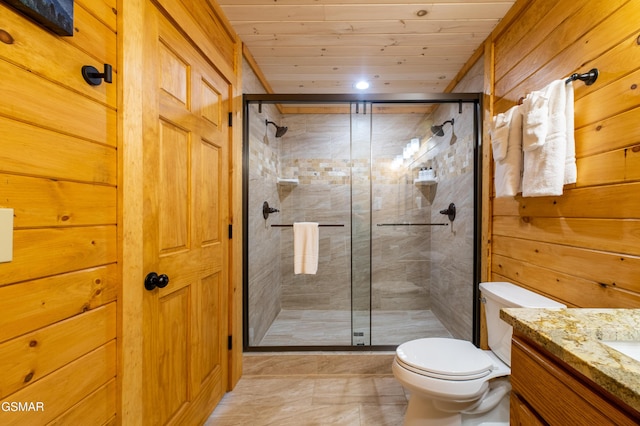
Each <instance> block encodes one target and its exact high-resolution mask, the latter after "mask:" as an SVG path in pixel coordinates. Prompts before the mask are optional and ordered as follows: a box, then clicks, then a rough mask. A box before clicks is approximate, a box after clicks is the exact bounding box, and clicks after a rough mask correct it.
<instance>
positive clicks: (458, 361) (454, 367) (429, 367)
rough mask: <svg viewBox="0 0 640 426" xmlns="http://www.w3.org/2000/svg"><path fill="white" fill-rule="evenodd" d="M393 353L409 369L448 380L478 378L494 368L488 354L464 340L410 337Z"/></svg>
mask: <svg viewBox="0 0 640 426" xmlns="http://www.w3.org/2000/svg"><path fill="white" fill-rule="evenodd" d="M396 355H397V359H398V361H399V362H400V363H402V364H404V365H405V366H407V367H409V369H410V370H413V371H415V372H417V373H420V374H424V375H427V376H432V377H437V378H443V379H448V380H471V379H478V378H481V377H484V376H486V375H488V374H489V373H491V371H492V370H493V368H494V365H493V360H492V359H491V357H489V355H487V354H486V353H484V351H482V350H481V349H478V348H477V347H475V346H474V345H473V344H472V343H471V342H468V341H466V340H458V339H447V338H427V339H417V340H412V341H410V342H406V343H403V344H401V345H400V346H398V348H397V349H396ZM416 370H417V371H416Z"/></svg>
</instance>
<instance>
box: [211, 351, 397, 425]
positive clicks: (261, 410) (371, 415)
mask: <svg viewBox="0 0 640 426" xmlns="http://www.w3.org/2000/svg"><path fill="white" fill-rule="evenodd" d="M377 356H380V355H374V354H366V353H362V354H347V355H345V354H330V353H315V354H256V355H254V354H251V355H246V356H245V359H246V360H247V365H248V366H249V365H252V366H253V367H251V368H252V369H253V371H254V373H255V374H254V375H251V374H246V372H245V375H243V377H242V378H241V379H240V381H239V382H238V384H237V385H236V387H235V389H234V390H233V391H232V392H229V393H227V394H226V395H225V396H224V398H223V399H222V401H221V402H220V404H219V405H218V407H216V409H215V410H214V412H213V413H212V414H211V416H210V417H209V419H208V420H207V422H206V423H205V425H206V426H232V425H233V426H235V425H240V426H271V425H273V426H275V425H277V426H289V425H291V426H316V425H317V426H334V425H335V426H400V425H402V419H403V416H404V412H405V410H406V406H407V398H406V396H405V391H404V389H403V388H402V386H401V385H400V384H399V383H398V382H397V381H396V380H395V378H394V377H393V375H391V374H377V375H376V374H353V373H335V370H336V368H335V365H334V366H333V367H331V368H327V367H326V366H325V367H324V368H322V370H328V371H333V372H332V373H326V372H325V373H322V372H318V371H316V373H315V374H304V373H300V371H304V369H302V368H300V366H302V365H305V364H306V363H311V364H314V363H315V364H318V363H320V364H322V362H323V361H319V360H324V362H326V363H329V364H335V363H336V361H337V360H338V359H340V358H345V357H346V358H345V359H346V361H349V362H348V363H349V364H351V365H357V364H358V360H360V361H361V362H362V363H363V364H367V363H368V362H372V361H371V357H377ZM331 357H337V358H332V359H330V361H327V360H326V359H325V358H331ZM384 358H388V354H387V355H385V356H384ZM346 361H345V362H346ZM373 364H374V365H375V364H376V361H375V360H374V362H373ZM287 366H292V367H293V368H292V369H287ZM315 368H316V369H317V366H316V367H315ZM338 370H340V368H338ZM346 370H349V369H346ZM356 370H357V369H356Z"/></svg>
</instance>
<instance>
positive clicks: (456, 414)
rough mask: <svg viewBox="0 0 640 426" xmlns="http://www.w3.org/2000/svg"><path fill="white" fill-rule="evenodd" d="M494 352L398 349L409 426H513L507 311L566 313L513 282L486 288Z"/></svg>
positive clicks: (453, 342) (462, 347) (461, 344)
mask: <svg viewBox="0 0 640 426" xmlns="http://www.w3.org/2000/svg"><path fill="white" fill-rule="evenodd" d="M480 292H481V301H482V303H484V305H485V314H486V315H485V317H486V322H487V337H488V343H489V347H490V349H491V350H488V351H486V350H482V349H479V348H477V347H476V346H474V345H473V344H472V343H471V342H468V341H466V340H458V339H450V338H424V339H417V340H411V341H409V342H406V343H403V344H401V345H400V346H398V348H397V349H396V356H395V359H394V361H393V365H392V370H393V375H394V376H395V378H396V380H398V381H399V382H400V383H401V384H402V386H403V387H404V388H405V389H408V390H409V392H410V397H409V405H408V407H407V413H406V414H405V419H404V425H405V426H417V425H433V426H445V425H446V426H453V425H486V426H489V425H505V426H506V425H508V424H509V391H510V390H511V384H510V381H509V375H510V374H511V369H510V365H511V334H512V332H513V329H512V327H511V326H510V325H508V324H507V323H505V322H504V321H502V320H501V319H500V309H502V308H566V306H565V305H563V304H561V303H558V302H556V301H554V300H551V299H549V298H546V297H544V296H541V295H539V294H537V293H534V292H532V291H529V290H527V289H525V288H522V287H519V286H516V285H514V284H511V283H507V282H487V283H480Z"/></svg>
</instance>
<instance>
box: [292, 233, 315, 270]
mask: <svg viewBox="0 0 640 426" xmlns="http://www.w3.org/2000/svg"><path fill="white" fill-rule="evenodd" d="M318 247H319V239H318V224H317V223H315V222H295V223H294V224H293V272H294V273H295V274H315V273H316V272H317V271H318Z"/></svg>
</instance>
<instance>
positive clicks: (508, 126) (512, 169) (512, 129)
mask: <svg viewBox="0 0 640 426" xmlns="http://www.w3.org/2000/svg"><path fill="white" fill-rule="evenodd" d="M493 122H494V128H493V129H492V130H491V145H492V147H493V157H494V160H495V161H494V165H495V174H494V178H493V181H494V184H495V189H496V197H513V196H514V195H516V194H517V193H518V192H521V191H522V111H521V108H520V106H519V105H516V106H514V107H512V108H511V109H509V110H508V111H507V112H505V113H501V114H498V115H496V116H495V117H494V119H493Z"/></svg>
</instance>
